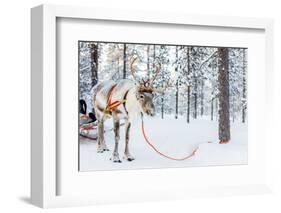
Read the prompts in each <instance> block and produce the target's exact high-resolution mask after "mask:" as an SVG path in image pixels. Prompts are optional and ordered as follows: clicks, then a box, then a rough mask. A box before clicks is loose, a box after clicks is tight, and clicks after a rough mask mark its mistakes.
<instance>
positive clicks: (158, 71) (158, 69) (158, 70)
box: [150, 64, 161, 84]
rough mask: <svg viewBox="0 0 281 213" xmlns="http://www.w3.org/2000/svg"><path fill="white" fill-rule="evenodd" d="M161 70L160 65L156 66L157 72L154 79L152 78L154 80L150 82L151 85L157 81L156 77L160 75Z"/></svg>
mask: <svg viewBox="0 0 281 213" xmlns="http://www.w3.org/2000/svg"><path fill="white" fill-rule="evenodd" d="M160 69H161V65H160V64H158V65H157V66H156V71H155V75H154V78H152V80H150V84H152V83H153V81H155V79H156V77H157V76H158V75H159V73H160Z"/></svg>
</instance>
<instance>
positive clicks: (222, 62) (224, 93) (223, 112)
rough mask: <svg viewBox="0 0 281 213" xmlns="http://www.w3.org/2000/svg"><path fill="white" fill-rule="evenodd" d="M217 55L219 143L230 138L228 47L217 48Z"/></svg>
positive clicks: (225, 141) (226, 141)
mask: <svg viewBox="0 0 281 213" xmlns="http://www.w3.org/2000/svg"><path fill="white" fill-rule="evenodd" d="M218 55H219V75H218V81H219V140H220V143H228V142H229V140H230V121H229V68H228V48H218Z"/></svg>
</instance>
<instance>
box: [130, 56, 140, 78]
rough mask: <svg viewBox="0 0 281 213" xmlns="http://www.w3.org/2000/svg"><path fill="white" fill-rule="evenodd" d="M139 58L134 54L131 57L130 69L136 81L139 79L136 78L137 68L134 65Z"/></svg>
mask: <svg viewBox="0 0 281 213" xmlns="http://www.w3.org/2000/svg"><path fill="white" fill-rule="evenodd" d="M136 60H137V58H134V57H133V56H132V57H131V58H130V63H129V64H130V71H131V73H132V76H133V78H134V80H135V81H136V82H138V80H137V78H136V76H135V68H134V67H133V64H134V63H135V61H136Z"/></svg>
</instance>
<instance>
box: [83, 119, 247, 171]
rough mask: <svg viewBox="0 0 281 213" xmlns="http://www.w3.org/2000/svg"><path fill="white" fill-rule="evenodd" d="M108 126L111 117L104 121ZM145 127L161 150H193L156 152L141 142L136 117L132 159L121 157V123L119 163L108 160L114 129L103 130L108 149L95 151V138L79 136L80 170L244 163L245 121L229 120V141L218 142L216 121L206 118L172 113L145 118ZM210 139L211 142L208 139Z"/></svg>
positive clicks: (141, 137) (123, 132) (148, 134)
mask: <svg viewBox="0 0 281 213" xmlns="http://www.w3.org/2000/svg"><path fill="white" fill-rule="evenodd" d="M105 126H106V127H105V128H107V129H108V128H111V127H112V120H108V121H106V123H105ZM145 130H146V134H147V136H148V137H149V139H150V141H151V142H152V144H153V145H155V146H156V147H157V148H158V149H159V150H160V151H161V152H163V153H165V154H167V155H170V156H173V157H176V158H180V157H184V156H186V155H188V154H190V153H192V151H193V150H194V149H195V148H196V147H199V148H198V150H197V152H196V154H195V155H194V156H192V157H191V158H189V159H187V160H185V161H172V160H169V159H166V158H163V157H162V156H160V155H158V154H157V153H156V152H155V151H154V150H152V149H151V148H150V147H149V146H148V145H147V144H146V142H145V140H144V138H143V136H142V133H141V121H140V119H139V118H138V119H136V120H135V122H134V123H133V124H132V127H131V132H130V152H131V154H132V155H133V156H134V157H135V160H134V161H132V162H128V161H126V160H123V158H122V157H123V153H124V145H125V142H124V135H125V131H124V126H122V127H121V128H120V135H121V139H120V143H119V155H120V159H122V163H113V162H112V161H110V157H111V155H112V150H113V148H114V133H113V131H109V132H106V133H105V140H106V144H107V146H108V148H109V149H110V151H109V152H104V153H97V142H96V141H93V140H89V139H85V138H81V137H80V171H94V170H119V169H145V168H168V167H189V166H209V165H233V164H246V163H247V124H242V123H241V122H237V123H231V141H230V142H229V143H228V144H218V123H217V122H216V121H210V120H208V119H207V118H206V119H196V120H192V121H191V122H190V124H187V123H186V120H185V118H179V119H175V118H174V117H167V116H166V117H165V119H164V120H163V119H161V118H159V117H154V118H145ZM208 142H212V143H208Z"/></svg>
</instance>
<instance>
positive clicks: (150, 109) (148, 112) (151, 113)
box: [147, 104, 155, 117]
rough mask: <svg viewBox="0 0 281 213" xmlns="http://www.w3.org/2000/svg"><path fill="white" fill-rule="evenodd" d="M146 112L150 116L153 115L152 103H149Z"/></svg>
mask: <svg viewBox="0 0 281 213" xmlns="http://www.w3.org/2000/svg"><path fill="white" fill-rule="evenodd" d="M147 114H148V115H149V116H151V117H153V116H154V115H155V108H154V105H153V104H151V105H150V107H149V110H147Z"/></svg>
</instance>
